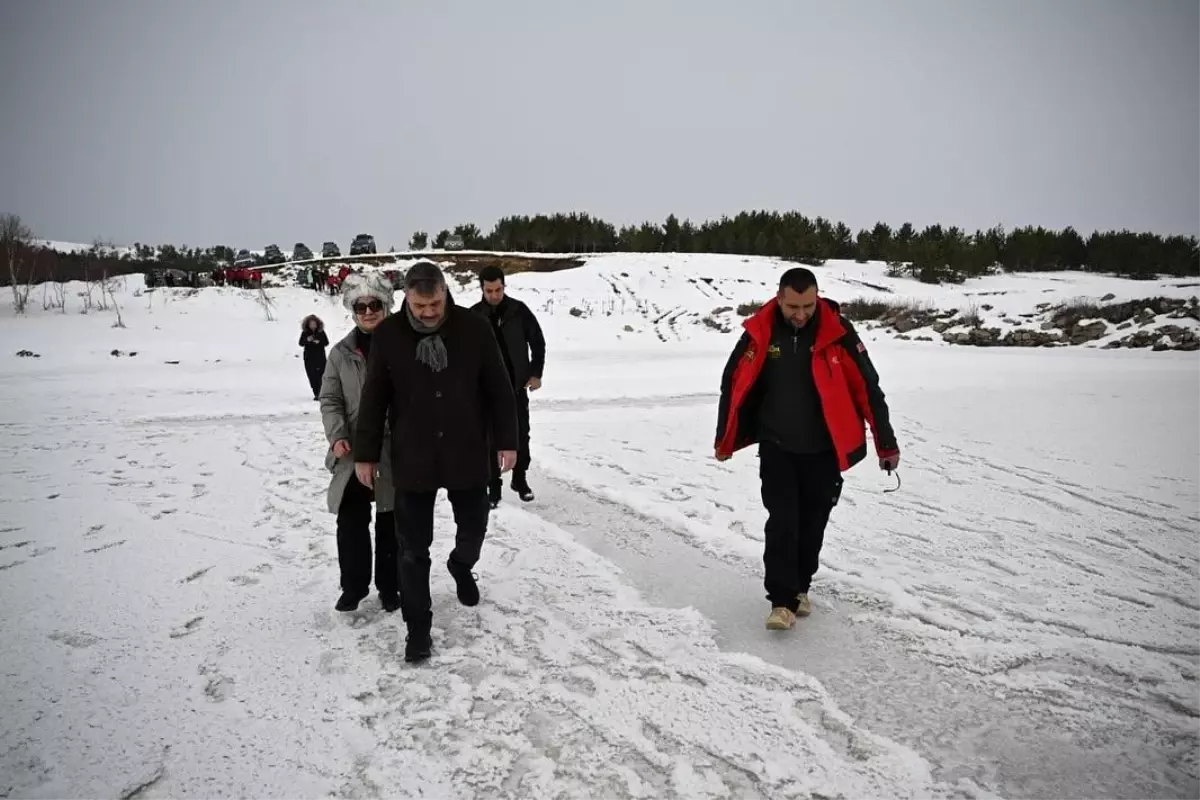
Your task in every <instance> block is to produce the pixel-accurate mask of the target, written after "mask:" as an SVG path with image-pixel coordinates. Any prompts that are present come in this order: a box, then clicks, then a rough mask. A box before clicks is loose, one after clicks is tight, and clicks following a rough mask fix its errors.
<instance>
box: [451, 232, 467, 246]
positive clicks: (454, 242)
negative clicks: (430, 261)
mask: <svg viewBox="0 0 1200 800" xmlns="http://www.w3.org/2000/svg"><path fill="white" fill-rule="evenodd" d="M465 246H466V245H465V244H464V243H463V237H461V236H459V235H458V234H457V233H452V234H450V235H449V236H447V237H446V249H447V250H462V249H463V247H465Z"/></svg>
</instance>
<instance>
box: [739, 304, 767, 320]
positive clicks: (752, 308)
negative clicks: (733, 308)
mask: <svg viewBox="0 0 1200 800" xmlns="http://www.w3.org/2000/svg"><path fill="white" fill-rule="evenodd" d="M762 307H763V304H762V303H759V302H757V301H755V300H751V301H750V302H749V303H742V304H741V305H739V306H738V307H737V313H738V316H742V317H748V316H750V315H751V314H753V313H754V312H756V311H758V310H759V309H760V308H762Z"/></svg>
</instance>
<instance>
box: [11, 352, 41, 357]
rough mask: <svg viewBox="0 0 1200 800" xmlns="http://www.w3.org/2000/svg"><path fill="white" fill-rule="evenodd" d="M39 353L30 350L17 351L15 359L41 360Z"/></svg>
mask: <svg viewBox="0 0 1200 800" xmlns="http://www.w3.org/2000/svg"><path fill="white" fill-rule="evenodd" d="M41 357H42V356H41V354H40V353H35V352H33V351H32V350H18V351H17V358H41Z"/></svg>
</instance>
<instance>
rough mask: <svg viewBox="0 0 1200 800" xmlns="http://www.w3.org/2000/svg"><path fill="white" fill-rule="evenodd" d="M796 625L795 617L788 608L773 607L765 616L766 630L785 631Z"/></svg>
mask: <svg viewBox="0 0 1200 800" xmlns="http://www.w3.org/2000/svg"><path fill="white" fill-rule="evenodd" d="M795 624H796V615H795V614H793V613H792V610H791V609H790V608H785V607H784V606H775V607H774V608H772V609H771V613H770V615H768V616H767V630H769V631H786V630H788V629H789V628H791V627H792V626H793V625H795Z"/></svg>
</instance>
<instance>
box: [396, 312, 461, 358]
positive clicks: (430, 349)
mask: <svg viewBox="0 0 1200 800" xmlns="http://www.w3.org/2000/svg"><path fill="white" fill-rule="evenodd" d="M449 312H450V309H446V314H445V315H444V316H443V317H442V319H441V321H440V322H438V324H437V325H434V326H432V327H430V326H428V325H426V324H425V323H423V322H421V320H419V319H418V318H417V317H416V315H415V314H413V313H412V309H411V308H409V307H408V306H407V305H405V306H404V313H405V314H406V315H407V316H408V324H409V325H412V327H413V330H414V331H416V332H417V333H421V334H432V335H429V336H422V337H421V339H420V341H418V342H417V361H420V362H421V363H422V364H424V365H425V366H427V367H429V368H430V369H431V370H433V371H434V372H441V371H442V370H444V369H445V368H446V365H447V363H448V359H447V356H446V343H445V342H443V341H442V336H441V334H439V333H437V332H436V331H437V330H438V329H439V328H441V327H442V324H443V323H444V322H445V321H446V317H448V316H450V313H449Z"/></svg>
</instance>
